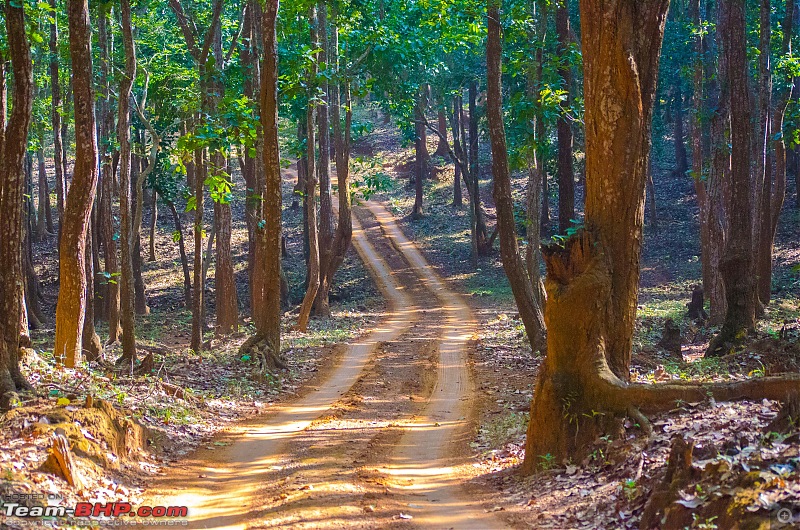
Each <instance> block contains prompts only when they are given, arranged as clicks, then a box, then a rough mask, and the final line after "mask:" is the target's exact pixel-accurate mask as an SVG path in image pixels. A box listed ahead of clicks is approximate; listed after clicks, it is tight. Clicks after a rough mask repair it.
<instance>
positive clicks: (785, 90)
mask: <svg viewBox="0 0 800 530" xmlns="http://www.w3.org/2000/svg"><path fill="white" fill-rule="evenodd" d="M765 3H766V4H767V5H766V7H767V13H766V18H767V19H768V18H769V2H766V1H765ZM762 7H763V6H762ZM794 14H795V2H793V1H788V2H786V13H785V17H784V19H783V23H782V25H781V26H782V27H781V33H782V34H783V41H782V45H781V51H780V55H786V54H787V53H788V52H789V48H790V43H791V37H792V31H793V26H794ZM791 81H792V83H791V85H790V87H791V86H793V84H794V79H792V80H791ZM790 87H783V86H781V88H779V90H778V91H777V93H776V95H775V105H774V107H773V108H772V114H771V116H770V119H771V127H770V132H769V135H768V136H767V140H768V145H769V146H771V147H772V149H771V150H770V151H769V155H770V156H769V159H768V160H769V161H770V162H774V165H773V164H771V163H768V164H767V171H768V173H767V174H765V182H764V187H763V192H762V200H761V219H760V221H761V229H760V231H759V235H760V239H759V252H758V266H757V267H758V270H757V277H758V293H759V299H760V301H761V302H762V303H763V304H767V303H769V301H770V297H771V294H772V293H771V291H772V255H773V252H774V247H775V234H776V231H777V228H778V220H779V219H780V213H781V209H782V208H783V202H784V200H785V199H786V181H787V178H786V173H787V171H786V169H787V156H786V155H787V153H786V142H785V139H784V117H785V115H786V108H787V106H788V104H789V101H791V99H792V91H793V88H790ZM773 169H774V173H773ZM767 176H769V177H772V178H766V177H767Z"/></svg>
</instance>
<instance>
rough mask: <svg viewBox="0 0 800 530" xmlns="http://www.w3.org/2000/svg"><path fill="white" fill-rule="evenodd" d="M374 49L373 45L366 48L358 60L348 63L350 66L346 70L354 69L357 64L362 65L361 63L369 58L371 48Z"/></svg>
mask: <svg viewBox="0 0 800 530" xmlns="http://www.w3.org/2000/svg"><path fill="white" fill-rule="evenodd" d="M374 47H375V45H374V44H370V45H369V46H367V49H366V50H364V53H362V54H361V55H359V56H358V58H357V59H356V60H355V61H353V62H352V63H350V66H348V67H347V68H346V70H352V69H353V68H355V67H356V66H358V65H359V64H361V63H363V62H364V60H366V58H367V57H369V54H370V52H371V51H372V48H374Z"/></svg>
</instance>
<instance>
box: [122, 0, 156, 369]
mask: <svg viewBox="0 0 800 530" xmlns="http://www.w3.org/2000/svg"><path fill="white" fill-rule="evenodd" d="M120 6H121V9H120V18H121V21H122V43H123V46H124V48H125V72H124V75H123V77H122V80H121V81H120V87H119V103H118V105H119V108H118V112H119V118H118V120H117V126H118V127H117V138H118V139H119V188H120V193H119V211H120V248H121V258H122V267H121V297H120V320H121V324H122V358H121V359H120V360H121V361H122V362H123V363H125V364H132V363H133V361H134V360H135V359H136V330H135V326H136V321H135V318H136V316H135V309H134V296H135V293H134V291H135V288H134V277H133V240H132V239H133V235H134V231H133V217H134V216H135V213H134V212H133V205H132V202H131V127H130V125H131V108H130V99H131V89H132V87H133V80H134V79H136V48H135V45H134V41H133V29H132V27H131V4H130V0H120ZM153 198H154V199H155V192H153ZM154 217H155V212H154Z"/></svg>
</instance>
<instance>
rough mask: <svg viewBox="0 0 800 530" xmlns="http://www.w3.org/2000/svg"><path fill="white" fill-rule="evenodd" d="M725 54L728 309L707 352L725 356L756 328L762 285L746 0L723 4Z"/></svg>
mask: <svg viewBox="0 0 800 530" xmlns="http://www.w3.org/2000/svg"><path fill="white" fill-rule="evenodd" d="M719 14H720V19H719V32H718V35H719V36H720V41H721V48H722V50H721V54H723V55H724V56H725V61H726V63H727V68H726V74H727V75H726V77H725V78H723V79H722V83H724V84H727V85H728V90H727V94H728V97H729V106H730V123H731V125H730V126H731V139H730V145H731V147H730V149H731V154H730V173H729V174H730V185H729V188H728V190H729V194H730V199H729V208H730V212H731V215H730V216H729V219H728V228H729V229H728V234H727V238H726V241H725V248H724V250H723V255H722V259H721V260H720V264H719V267H720V272H721V276H722V281H723V283H724V285H725V297H726V299H727V306H728V307H727V312H726V314H725V322H724V323H723V326H722V329H721V330H720V332H719V334H718V335H717V336H716V337H714V339H713V340H712V341H711V344H709V347H708V350H707V352H706V355H712V356H713V355H721V354H724V353H725V352H726V351H727V348H726V346H727V345H728V344H730V343H731V342H737V341H739V340H741V338H742V337H743V333H744V332H747V331H750V330H752V329H753V328H754V327H755V320H756V301H757V298H756V291H755V288H756V284H755V279H754V274H753V272H754V271H753V251H754V248H753V226H752V217H753V213H752V212H753V204H752V201H753V196H752V193H751V190H752V181H751V178H750V171H751V168H750V163H751V161H752V152H753V151H752V146H751V143H750V142H751V141H752V138H751V134H752V133H751V131H752V124H751V118H752V116H751V112H752V110H751V96H750V87H749V79H748V65H747V33H746V23H745V5H744V0H721V1H720V3H719Z"/></svg>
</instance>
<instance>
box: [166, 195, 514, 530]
mask: <svg viewBox="0 0 800 530" xmlns="http://www.w3.org/2000/svg"><path fill="white" fill-rule="evenodd" d="M354 224H355V226H354V245H355V247H356V249H357V250H358V252H359V254H360V255H361V257H362V259H363V260H364V261H365V263H366V264H367V265H368V266H369V268H370V269H371V271H372V273H373V275H374V277H375V279H376V281H377V283H378V284H379V286H380V288H381V291H382V292H383V293H384V296H386V298H387V299H388V301H389V304H390V310H389V311H388V312H387V314H386V315H387V316H386V318H385V319H384V320H383V321H382V322H381V323H379V324H378V326H377V327H376V329H374V330H373V331H372V333H370V334H369V335H367V336H366V337H364V338H363V339H362V340H360V341H357V342H354V343H353V344H349V345H347V347H346V348H345V352H344V353H343V355H342V357H341V360H340V361H339V362H338V363H337V364H336V365H335V366H333V367H332V368H331V369H330V372H329V373H328V374H327V376H322V377H320V379H319V381H321V382H320V385H319V387H318V388H316V389H313V390H311V391H310V392H308V393H307V394H306V395H305V396H304V397H302V398H300V399H298V400H297V401H294V402H290V403H287V404H284V405H281V406H277V407H275V408H274V410H273V411H272V412H271V413H270V414H269V415H266V416H263V417H261V418H258V419H256V420H254V421H252V422H250V423H249V424H247V425H243V426H242V427H240V428H237V429H234V430H232V431H231V432H229V433H228V435H227V436H225V437H222V438H220V439H219V440H217V441H216V442H215V444H214V445H215V449H214V450H213V451H211V450H207V449H201V450H199V451H197V452H196V453H195V454H193V455H192V456H191V457H190V458H189V459H187V460H185V461H184V463H183V465H181V466H179V467H176V468H173V469H171V470H169V471H168V473H167V475H166V476H165V477H164V479H163V480H161V481H160V482H159V483H158V484H157V485H156V487H155V488H154V490H153V493H152V494H151V498H153V500H154V501H158V504H161V505H167V506H176V505H187V506H189V515H190V520H191V523H190V525H191V526H193V527H233V528H243V527H262V526H264V527H267V526H268V527H291V528H298V527H300V528H340V527H348V528H349V527H353V528H376V527H380V528H386V527H393V526H398V527H400V526H402V527H409V526H420V527H445V528H449V527H458V528H467V527H473V528H496V527H500V526H502V523H501V522H500V521H499V520H496V519H494V518H493V517H492V516H491V514H489V513H487V512H488V510H484V509H483V508H482V507H481V506H479V505H477V506H476V505H475V503H471V502H469V500H468V499H466V498H464V497H463V496H462V495H463V494H462V493H461V492H460V491H459V487H458V484H460V483H463V482H464V480H465V479H466V478H467V474H468V473H469V472H470V471H469V470H470V469H471V468H468V467H466V466H464V465H462V464H463V463H464V458H463V456H462V455H463V453H464V447H465V446H466V443H467V441H468V440H469V438H470V437H471V436H472V434H473V430H472V429H471V428H470V425H471V424H470V423H469V421H468V419H469V416H470V411H471V408H472V407H471V406H472V402H471V396H472V382H471V378H470V373H469V371H468V369H467V368H466V366H467V362H466V345H467V342H468V341H469V340H470V339H471V338H472V336H473V334H474V324H472V322H473V319H472V317H471V314H470V310H469V308H468V307H467V306H466V305H465V304H464V303H463V302H462V301H461V300H460V297H458V296H457V295H455V294H454V293H452V292H450V291H449V290H448V289H447V287H446V286H445V284H444V282H443V280H441V279H439V278H438V277H437V276H436V275H435V274H434V273H433V272H432V271H431V270H430V267H429V266H428V265H427V262H425V260H424V258H422V256H421V254H420V253H419V252H418V251H417V250H416V249H415V248H414V247H413V244H411V243H410V242H409V241H408V240H407V239H405V237H404V236H403V235H402V233H401V232H400V231H399V229H398V228H397V227H396V226H395V225H394V222H393V220H392V219H391V216H390V215H389V214H388V212H387V211H386V210H385V209H384V208H382V207H381V206H377V205H372V204H370V205H369V206H368V208H367V209H357V211H356V220H355V222H354ZM362 226H363V228H362ZM382 232H383V233H382ZM385 236H388V238H387V237H385Z"/></svg>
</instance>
